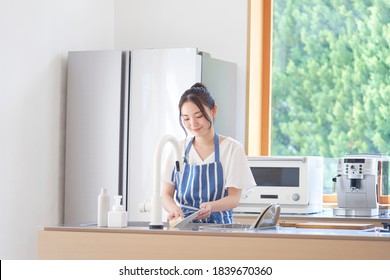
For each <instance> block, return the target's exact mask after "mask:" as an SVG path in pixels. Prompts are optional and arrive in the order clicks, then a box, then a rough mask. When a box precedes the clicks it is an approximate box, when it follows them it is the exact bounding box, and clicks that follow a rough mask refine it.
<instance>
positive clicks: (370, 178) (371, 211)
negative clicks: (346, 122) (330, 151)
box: [333, 154, 388, 217]
mask: <svg viewBox="0 0 390 280" xmlns="http://www.w3.org/2000/svg"><path fill="white" fill-rule="evenodd" d="M385 162H386V164H387V163H388V158H387V157H385V156H382V155H371V154H363V155H348V156H345V157H342V158H339V159H338V163H337V176H336V177H335V178H334V179H333V181H334V184H335V188H336V191H337V203H338V207H337V208H334V209H333V214H334V215H335V216H362V217H370V216H378V215H380V214H381V213H380V209H379V202H378V190H379V187H380V186H381V185H382V183H383V182H382V180H383V177H384V176H383V174H382V172H383V169H382V166H383V165H384V163H385ZM385 177H386V178H387V176H385Z"/></svg>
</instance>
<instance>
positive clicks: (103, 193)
mask: <svg viewBox="0 0 390 280" xmlns="http://www.w3.org/2000/svg"><path fill="white" fill-rule="evenodd" d="M108 211H110V197H109V195H108V194H107V189H106V188H102V189H101V190H100V194H99V196H98V217H97V226H98V227H106V226H107V225H108Z"/></svg>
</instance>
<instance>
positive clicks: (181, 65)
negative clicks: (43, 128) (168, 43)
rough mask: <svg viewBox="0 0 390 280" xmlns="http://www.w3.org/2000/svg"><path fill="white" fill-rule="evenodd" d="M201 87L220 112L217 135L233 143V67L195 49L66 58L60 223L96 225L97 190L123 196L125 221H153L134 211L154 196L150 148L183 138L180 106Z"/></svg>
mask: <svg viewBox="0 0 390 280" xmlns="http://www.w3.org/2000/svg"><path fill="white" fill-rule="evenodd" d="M199 81H201V82H203V83H205V84H206V85H207V86H208V88H209V90H210V92H212V93H213V95H214V97H215V101H216V103H217V104H218V105H219V107H220V108H223V109H221V111H220V114H219V115H218V117H217V118H216V124H215V125H216V127H217V129H218V131H219V132H220V133H221V134H225V135H232V136H234V135H235V96H236V93H235V92H236V82H235V81H236V65H235V64H234V63H230V62H226V61H222V60H219V59H215V58H212V57H211V56H210V55H209V54H207V53H204V52H199V51H198V50H197V49H196V48H178V49H140V50H132V51H111V50H110V51H76V52H69V55H68V84H67V113H66V164H65V165H66V166H65V223H67V224H81V223H95V222H96V220H97V197H98V195H99V191H100V189H101V188H102V187H104V188H107V190H108V194H109V195H110V196H111V197H113V196H114V195H118V194H119V195H122V197H123V204H124V205H125V207H126V210H127V211H128V213H129V220H131V221H148V220H150V213H140V211H139V203H140V202H142V201H144V200H149V199H150V197H151V195H152V189H153V188H152V184H153V158H154V150H155V147H156V146H157V143H158V141H159V140H160V139H161V137H162V136H163V135H165V134H171V135H173V136H175V137H177V138H179V139H180V138H183V137H184V133H183V131H182V128H181V127H180V125H179V111H178V107H177V106H178V102H179V99H180V96H181V94H182V93H183V92H184V91H185V90H186V89H188V88H189V87H190V86H191V85H193V84H194V83H195V82H199ZM164 214H165V213H164ZM164 218H165V216H164Z"/></svg>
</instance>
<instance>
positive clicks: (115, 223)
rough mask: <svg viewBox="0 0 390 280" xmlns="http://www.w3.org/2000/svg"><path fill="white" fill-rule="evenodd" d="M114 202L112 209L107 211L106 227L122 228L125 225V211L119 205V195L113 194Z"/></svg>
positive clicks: (120, 197)
mask: <svg viewBox="0 0 390 280" xmlns="http://www.w3.org/2000/svg"><path fill="white" fill-rule="evenodd" d="M114 199H115V204H114V205H113V206H112V211H110V212H108V227H117V228H123V227H127V212H126V211H125V210H124V208H123V205H121V199H122V196H121V195H116V196H114Z"/></svg>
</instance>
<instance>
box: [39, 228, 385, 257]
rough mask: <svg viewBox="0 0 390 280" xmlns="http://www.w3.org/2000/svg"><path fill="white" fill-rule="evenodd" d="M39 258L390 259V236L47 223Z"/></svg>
mask: <svg viewBox="0 0 390 280" xmlns="http://www.w3.org/2000/svg"><path fill="white" fill-rule="evenodd" d="M38 259H61V260H65V259H89V260H93V259H95V260H96V259H104V260H108V259H116V260H119V259H127V260H132V259H133V260H137V259H138V260H143V259H144V260H147V259H155V260H162V259H169V260H176V259H180V260H191V259H205V260H207V259H209V260H211V259H218V260H224V259H231V260H237V259H238V260H239V259H252V260H253V259H257V260H335V259H337V260H338V259H340V260H342V259H348V260H357V259H363V260H380V259H385V260H389V259H390V237H384V238H376V237H367V236H362V237H360V236H352V237H351V236H337V235H332V234H329V235H321V234H318V235H316V234H280V233H276V234H275V233H270V234H264V233H262V234H254V233H248V232H208V231H191V230H187V231H185V230H180V231H175V230H147V229H132V228H131V229H129V228H127V229H101V228H93V227H90V228H67V227H46V228H45V229H43V230H40V231H39V233H38Z"/></svg>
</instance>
